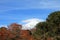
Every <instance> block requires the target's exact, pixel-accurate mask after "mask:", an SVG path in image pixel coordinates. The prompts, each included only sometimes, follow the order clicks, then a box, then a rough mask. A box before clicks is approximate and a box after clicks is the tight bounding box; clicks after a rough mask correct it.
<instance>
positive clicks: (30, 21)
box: [22, 18, 44, 29]
mask: <svg viewBox="0 0 60 40" xmlns="http://www.w3.org/2000/svg"><path fill="white" fill-rule="evenodd" d="M42 21H44V20H42V19H37V18H32V19H27V20H23V21H22V22H24V23H25V24H23V27H22V29H32V28H34V27H35V25H36V24H37V23H39V22H42Z"/></svg>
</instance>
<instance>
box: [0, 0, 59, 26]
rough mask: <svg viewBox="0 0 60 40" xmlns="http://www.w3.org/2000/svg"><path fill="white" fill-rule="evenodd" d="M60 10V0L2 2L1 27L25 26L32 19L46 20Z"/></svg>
mask: <svg viewBox="0 0 60 40" xmlns="http://www.w3.org/2000/svg"><path fill="white" fill-rule="evenodd" d="M58 10H60V0H0V25H8V24H11V23H20V24H23V22H22V21H23V20H28V19H32V18H36V19H40V20H41V19H43V20H45V19H46V18H47V16H48V15H49V14H50V13H51V12H54V11H58Z"/></svg>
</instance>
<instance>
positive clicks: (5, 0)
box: [0, 0, 60, 12]
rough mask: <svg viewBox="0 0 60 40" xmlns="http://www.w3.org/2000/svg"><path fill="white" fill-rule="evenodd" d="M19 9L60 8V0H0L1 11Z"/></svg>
mask: <svg viewBox="0 0 60 40" xmlns="http://www.w3.org/2000/svg"><path fill="white" fill-rule="evenodd" d="M19 9H60V0H0V12H1V11H2V12H3V11H10V10H19Z"/></svg>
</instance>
